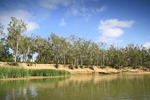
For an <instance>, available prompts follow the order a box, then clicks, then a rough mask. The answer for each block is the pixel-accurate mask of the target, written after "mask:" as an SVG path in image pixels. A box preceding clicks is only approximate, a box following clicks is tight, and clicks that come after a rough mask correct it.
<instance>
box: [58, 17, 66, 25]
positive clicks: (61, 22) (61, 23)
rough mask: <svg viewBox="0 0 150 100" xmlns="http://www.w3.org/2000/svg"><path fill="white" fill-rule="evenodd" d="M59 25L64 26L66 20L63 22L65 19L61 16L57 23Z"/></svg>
mask: <svg viewBox="0 0 150 100" xmlns="http://www.w3.org/2000/svg"><path fill="white" fill-rule="evenodd" d="M59 25H60V26H65V25H66V22H65V19H64V18H62V19H61V21H60V23H59Z"/></svg>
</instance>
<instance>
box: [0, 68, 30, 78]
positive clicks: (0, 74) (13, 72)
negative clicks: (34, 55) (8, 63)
mask: <svg viewBox="0 0 150 100" xmlns="http://www.w3.org/2000/svg"><path fill="white" fill-rule="evenodd" d="M28 76H29V71H28V70H27V69H23V68H7V67H0V78H19V77H28Z"/></svg>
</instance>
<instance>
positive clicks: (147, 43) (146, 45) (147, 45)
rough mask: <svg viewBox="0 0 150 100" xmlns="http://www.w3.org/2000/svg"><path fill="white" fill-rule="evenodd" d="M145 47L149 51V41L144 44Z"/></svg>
mask: <svg viewBox="0 0 150 100" xmlns="http://www.w3.org/2000/svg"><path fill="white" fill-rule="evenodd" d="M143 46H144V47H145V48H147V49H149V48H150V41H149V42H145V43H144V44H143Z"/></svg>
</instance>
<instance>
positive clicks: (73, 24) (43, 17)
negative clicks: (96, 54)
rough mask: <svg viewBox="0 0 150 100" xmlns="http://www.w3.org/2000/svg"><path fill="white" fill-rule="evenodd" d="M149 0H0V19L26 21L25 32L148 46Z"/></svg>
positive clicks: (119, 44)
mask: <svg viewBox="0 0 150 100" xmlns="http://www.w3.org/2000/svg"><path fill="white" fill-rule="evenodd" d="M149 5H150V0H0V23H2V24H3V25H4V26H5V28H7V25H8V23H9V21H10V17H16V18H18V19H22V20H24V21H25V22H26V23H27V24H28V30H27V32H26V33H27V34H31V33H34V35H40V36H41V37H44V38H47V37H48V36H49V35H50V33H51V32H54V33H55V34H57V35H58V36H62V37H66V38H68V37H69V36H70V35H72V34H74V35H76V36H78V37H81V38H85V39H88V40H92V41H93V42H106V43H107V44H114V45H116V46H126V45H127V44H130V43H134V44H139V45H144V46H146V47H150V6H149Z"/></svg>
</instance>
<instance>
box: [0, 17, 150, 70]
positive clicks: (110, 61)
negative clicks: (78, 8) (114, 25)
mask: <svg viewBox="0 0 150 100" xmlns="http://www.w3.org/2000/svg"><path fill="white" fill-rule="evenodd" d="M3 30H4V28H3V26H2V24H0V61H8V62H11V61H14V62H21V61H22V62H32V61H33V55H34V54H35V53H36V54H37V57H36V60H35V62H36V63H53V64H56V66H57V67H58V64H64V65H66V64H67V65H70V66H71V67H72V68H78V67H81V68H83V67H84V66H95V65H97V66H101V67H105V66H112V67H115V68H120V67H126V66H132V67H135V66H150V48H145V47H143V46H142V45H141V46H139V45H134V44H129V45H127V46H126V47H122V48H119V47H115V46H113V45H111V46H109V47H107V46H106V44H105V43H95V42H92V41H90V40H85V39H83V38H79V37H76V36H74V35H71V36H70V37H69V38H64V37H59V36H57V35H56V34H54V33H51V34H50V36H49V37H48V38H42V37H40V36H33V35H31V36H27V35H25V34H23V33H24V32H25V31H26V30H27V24H26V23H25V22H23V21H22V20H19V19H16V18H14V17H12V18H11V21H10V23H9V25H8V29H7V30H8V33H7V34H6V33H4V31H3Z"/></svg>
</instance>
